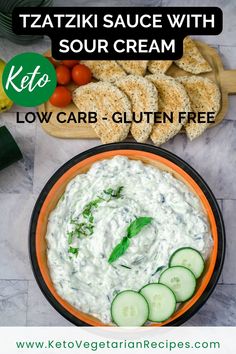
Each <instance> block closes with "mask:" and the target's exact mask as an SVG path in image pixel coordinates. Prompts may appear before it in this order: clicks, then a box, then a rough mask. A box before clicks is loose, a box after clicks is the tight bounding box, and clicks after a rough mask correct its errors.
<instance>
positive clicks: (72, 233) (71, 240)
mask: <svg viewBox="0 0 236 354" xmlns="http://www.w3.org/2000/svg"><path fill="white" fill-rule="evenodd" d="M73 236H74V232H73V231H70V232H68V233H67V238H68V244H69V245H70V244H71V243H72V242H73Z"/></svg>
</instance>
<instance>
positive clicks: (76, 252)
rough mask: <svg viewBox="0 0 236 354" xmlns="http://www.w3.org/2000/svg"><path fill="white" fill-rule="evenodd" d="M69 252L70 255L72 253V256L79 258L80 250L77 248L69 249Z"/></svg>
mask: <svg viewBox="0 0 236 354" xmlns="http://www.w3.org/2000/svg"><path fill="white" fill-rule="evenodd" d="M68 252H69V253H72V254H75V255H76V256H78V252H79V249H78V248H77V247H70V248H69V249H68Z"/></svg>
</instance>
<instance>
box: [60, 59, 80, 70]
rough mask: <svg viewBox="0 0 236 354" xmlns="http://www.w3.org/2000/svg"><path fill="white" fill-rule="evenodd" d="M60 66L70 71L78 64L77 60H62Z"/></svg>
mask: <svg viewBox="0 0 236 354" xmlns="http://www.w3.org/2000/svg"><path fill="white" fill-rule="evenodd" d="M62 64H63V65H65V66H67V67H68V68H70V69H72V68H73V67H74V66H75V65H76V64H79V60H62Z"/></svg>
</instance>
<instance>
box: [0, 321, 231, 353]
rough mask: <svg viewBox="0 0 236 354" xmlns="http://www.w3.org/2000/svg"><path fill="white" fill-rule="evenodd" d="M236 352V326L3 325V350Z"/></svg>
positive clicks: (0, 334)
mask: <svg viewBox="0 0 236 354" xmlns="http://www.w3.org/2000/svg"><path fill="white" fill-rule="evenodd" d="M158 352H159V353H199V354H200V353H201V354H202V353H220V354H221V353H222V354H231V353H232V354H235V353H236V327H162V328H159V327H149V328H148V327H145V328H114V327H113V328H108V327H0V354H17V353H18V354H21V353H22V354H23V353H29V354H36V353H37V354H39V353H43V354H47V353H51V354H54V353H59V354H60V353H63V354H64V353H81V354H86V353H88V354H90V353H99V354H100V353H103V354H111V353H112V354H113V353H122V354H132V353H133V354H142V353H143V354H144V353H145V354H146V353H147V354H149V353H150V354H151V353H158Z"/></svg>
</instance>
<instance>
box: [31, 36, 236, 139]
mask: <svg viewBox="0 0 236 354" xmlns="http://www.w3.org/2000/svg"><path fill="white" fill-rule="evenodd" d="M196 44H197V46H198V48H199V50H200V52H201V53H202V55H203V56H204V57H205V58H206V60H207V61H208V62H209V64H210V65H211V67H212V71H211V72H210V73H205V74H201V76H203V77H208V78H209V79H212V80H214V81H215V82H216V83H217V85H218V86H219V87H220V90H221V110H220V112H219V113H218V115H217V117H216V122H215V123H214V124H211V125H210V126H209V127H213V126H214V125H216V124H219V123H220V122H221V121H222V120H223V119H224V117H225V115H226V112H227V110H228V95H230V94H236V70H225V69H224V67H223V64H222V61H221V58H220V56H219V54H218V52H217V51H216V49H214V48H212V47H210V46H209V45H208V44H206V43H203V42H200V41H196ZM45 55H50V51H48V52H47V53H45ZM167 75H171V76H173V77H178V76H182V75H185V76H186V75H192V74H191V73H187V72H186V71H184V70H181V69H180V68H178V67H177V66H176V65H175V64H172V66H171V67H170V68H169V70H168V71H167ZM71 88H72V89H73V88H75V86H74V87H71ZM38 112H52V117H51V119H50V122H49V123H42V127H43V129H44V130H45V131H46V132H47V133H48V134H50V135H53V136H56V137H58V138H78V139H79V138H80V139H94V138H96V137H97V136H96V134H95V132H94V130H93V128H92V127H91V126H90V125H89V124H88V123H83V122H82V123H79V124H78V123H74V122H72V121H71V122H70V123H59V122H58V121H57V119H56V114H57V113H58V112H65V114H66V115H65V117H68V116H69V114H70V113H71V112H74V113H75V116H76V115H77V112H78V109H77V107H76V106H75V105H74V104H73V103H71V104H70V105H69V106H67V107H66V108H58V107H55V106H53V105H51V104H50V102H46V103H44V104H42V105H40V106H39V107H38Z"/></svg>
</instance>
